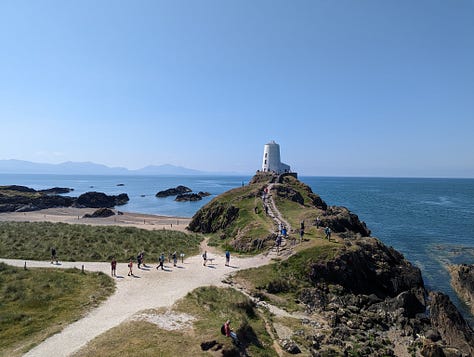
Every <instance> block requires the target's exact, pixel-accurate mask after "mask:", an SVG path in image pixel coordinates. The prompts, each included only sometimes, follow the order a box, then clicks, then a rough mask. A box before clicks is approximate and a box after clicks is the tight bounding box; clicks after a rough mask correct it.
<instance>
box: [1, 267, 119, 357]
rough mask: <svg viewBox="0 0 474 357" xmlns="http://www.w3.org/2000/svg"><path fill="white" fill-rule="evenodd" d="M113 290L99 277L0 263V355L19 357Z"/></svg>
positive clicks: (62, 270)
mask: <svg viewBox="0 0 474 357" xmlns="http://www.w3.org/2000/svg"><path fill="white" fill-rule="evenodd" d="M114 290H115V285H114V282H113V280H112V279H111V278H109V277H108V276H106V275H105V274H103V273H81V272H80V271H79V270H76V269H61V270H59V269H58V270H51V269H28V270H24V269H22V268H16V267H11V266H8V265H5V264H3V263H0V341H1V343H0V355H1V356H19V355H21V354H23V353H24V352H26V351H28V350H29V349H31V348H32V347H33V346H35V345H36V344H38V343H39V342H41V341H43V340H44V339H45V338H47V337H48V336H50V335H52V334H55V333H57V332H59V331H60V330H61V329H62V328H63V327H65V326H66V325H67V324H69V323H71V322H73V321H75V320H77V319H79V318H80V317H81V316H83V315H84V314H85V313H86V312H87V311H89V310H90V309H91V308H93V307H96V306H97V305H98V304H99V303H100V302H101V301H103V300H105V299H106V298H107V297H108V296H110V295H111V294H112V293H113V291H114ZM58 347H59V346H58Z"/></svg>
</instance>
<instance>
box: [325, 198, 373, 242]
mask: <svg viewBox="0 0 474 357" xmlns="http://www.w3.org/2000/svg"><path fill="white" fill-rule="evenodd" d="M320 226H323V227H329V228H331V230H332V231H333V232H335V233H342V236H344V235H347V236H348V238H349V237H352V236H353V235H354V234H356V235H357V234H358V235H360V236H362V237H370V233H371V232H370V229H368V228H367V226H366V224H365V222H362V221H361V220H360V219H359V217H358V216H357V215H356V214H354V213H352V212H351V211H349V210H348V209H347V208H346V207H339V206H331V207H329V208H328V209H327V210H326V212H325V213H324V215H323V216H322V217H320Z"/></svg>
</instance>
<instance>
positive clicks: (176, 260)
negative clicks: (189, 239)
mask: <svg viewBox="0 0 474 357" xmlns="http://www.w3.org/2000/svg"><path fill="white" fill-rule="evenodd" d="M172 258H173V266H176V264H177V263H178V254H177V253H176V250H175V251H174V252H173V254H172Z"/></svg>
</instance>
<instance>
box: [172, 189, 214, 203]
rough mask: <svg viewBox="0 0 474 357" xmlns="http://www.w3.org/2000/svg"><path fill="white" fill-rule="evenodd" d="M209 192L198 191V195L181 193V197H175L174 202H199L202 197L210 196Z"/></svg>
mask: <svg viewBox="0 0 474 357" xmlns="http://www.w3.org/2000/svg"><path fill="white" fill-rule="evenodd" d="M210 195H211V194H210V193H209V192H202V191H199V192H198V193H183V194H181V195H177V196H176V198H175V201H177V202H186V201H188V202H189V201H192V202H194V201H200V200H202V198H203V197H207V196H210Z"/></svg>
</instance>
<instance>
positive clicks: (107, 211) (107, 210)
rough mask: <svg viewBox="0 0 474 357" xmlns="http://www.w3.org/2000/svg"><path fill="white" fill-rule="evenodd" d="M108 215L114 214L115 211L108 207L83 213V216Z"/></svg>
mask: <svg viewBox="0 0 474 357" xmlns="http://www.w3.org/2000/svg"><path fill="white" fill-rule="evenodd" d="M110 216H115V212H114V211H112V210H111V209H110V208H99V209H98V210H95V211H94V212H93V213H92V214H89V213H87V214H85V215H84V216H83V218H106V217H110Z"/></svg>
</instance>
